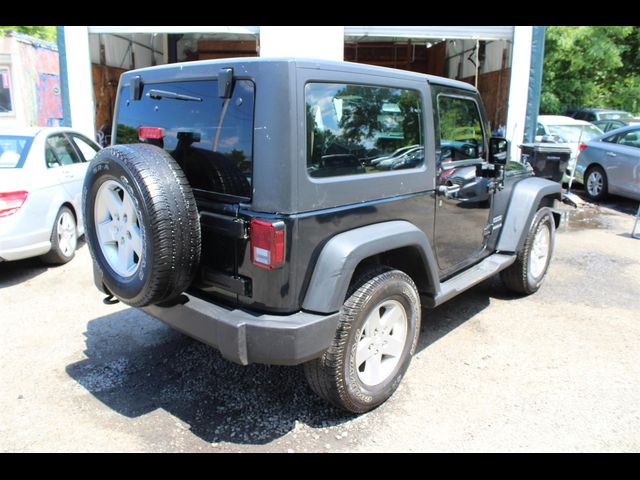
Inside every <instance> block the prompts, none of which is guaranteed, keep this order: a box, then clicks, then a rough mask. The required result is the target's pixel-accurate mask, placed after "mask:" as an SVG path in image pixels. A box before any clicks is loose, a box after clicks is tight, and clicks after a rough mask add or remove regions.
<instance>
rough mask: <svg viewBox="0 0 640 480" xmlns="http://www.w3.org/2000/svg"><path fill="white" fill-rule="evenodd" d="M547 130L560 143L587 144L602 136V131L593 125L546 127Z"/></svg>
mask: <svg viewBox="0 0 640 480" xmlns="http://www.w3.org/2000/svg"><path fill="white" fill-rule="evenodd" d="M547 128H548V129H549V132H550V133H551V134H552V135H555V136H556V137H558V141H559V142H560V143H578V142H587V141H589V140H593V139H594V138H596V137H599V136H600V135H602V130H600V129H599V128H598V127H596V126H595V125H548V126H547Z"/></svg>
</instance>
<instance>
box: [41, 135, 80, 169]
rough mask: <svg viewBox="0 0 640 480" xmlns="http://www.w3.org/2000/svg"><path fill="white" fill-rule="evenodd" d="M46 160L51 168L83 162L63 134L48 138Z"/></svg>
mask: <svg viewBox="0 0 640 480" xmlns="http://www.w3.org/2000/svg"><path fill="white" fill-rule="evenodd" d="M45 160H46V162H47V167H49V168H52V167H61V166H63V165H72V164H74V163H80V162H81V159H80V158H79V157H78V156H77V155H76V152H75V151H74V150H73V147H72V146H71V143H70V142H69V139H68V138H67V137H65V136H64V135H62V134H58V135H51V136H50V137H49V138H47V144H46V147H45Z"/></svg>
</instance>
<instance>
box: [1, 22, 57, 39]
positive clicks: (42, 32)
mask: <svg viewBox="0 0 640 480" xmlns="http://www.w3.org/2000/svg"><path fill="white" fill-rule="evenodd" d="M9 31H13V32H19V33H24V34H26V35H31V36H32V37H36V38H40V39H42V40H48V41H50V42H55V41H56V27H53V26H45V27H24V26H22V27H3V26H0V33H1V34H3V35H4V34H5V33H6V32H9Z"/></svg>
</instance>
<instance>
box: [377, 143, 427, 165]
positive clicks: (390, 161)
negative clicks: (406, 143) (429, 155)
mask: <svg viewBox="0 0 640 480" xmlns="http://www.w3.org/2000/svg"><path fill="white" fill-rule="evenodd" d="M422 163H424V147H423V146H421V145H420V146H418V147H415V148H411V149H410V150H408V151H406V152H404V153H403V154H401V155H398V156H396V157H390V158H387V159H385V160H383V161H381V162H378V163H376V165H375V168H377V169H378V170H399V169H401V168H413V167H416V166H418V165H420V164H422Z"/></svg>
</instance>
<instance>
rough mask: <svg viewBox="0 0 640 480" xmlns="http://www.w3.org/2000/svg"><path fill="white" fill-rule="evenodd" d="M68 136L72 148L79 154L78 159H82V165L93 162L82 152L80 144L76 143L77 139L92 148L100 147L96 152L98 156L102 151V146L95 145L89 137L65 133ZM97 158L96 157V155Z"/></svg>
mask: <svg viewBox="0 0 640 480" xmlns="http://www.w3.org/2000/svg"><path fill="white" fill-rule="evenodd" d="M65 134H66V136H67V137H68V138H69V141H70V142H71V146H72V147H73V148H74V150H75V151H76V153H77V154H78V157H79V158H80V163H88V162H90V161H91V160H87V158H86V157H85V155H84V153H83V152H82V149H81V148H80V147H79V146H78V144H77V143H76V138H79V139H80V140H82V141H83V142H84V143H86V144H88V145H89V146H90V147H91V148H93V147H98V149H97V150H96V155H97V154H98V152H99V151H100V150H101V148H100V146H99V145H98V144H97V143H95V142H91V141H90V140H89V139H88V138H87V137H85V136H84V135H81V134H79V133H75V132H65ZM94 157H95V155H94Z"/></svg>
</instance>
